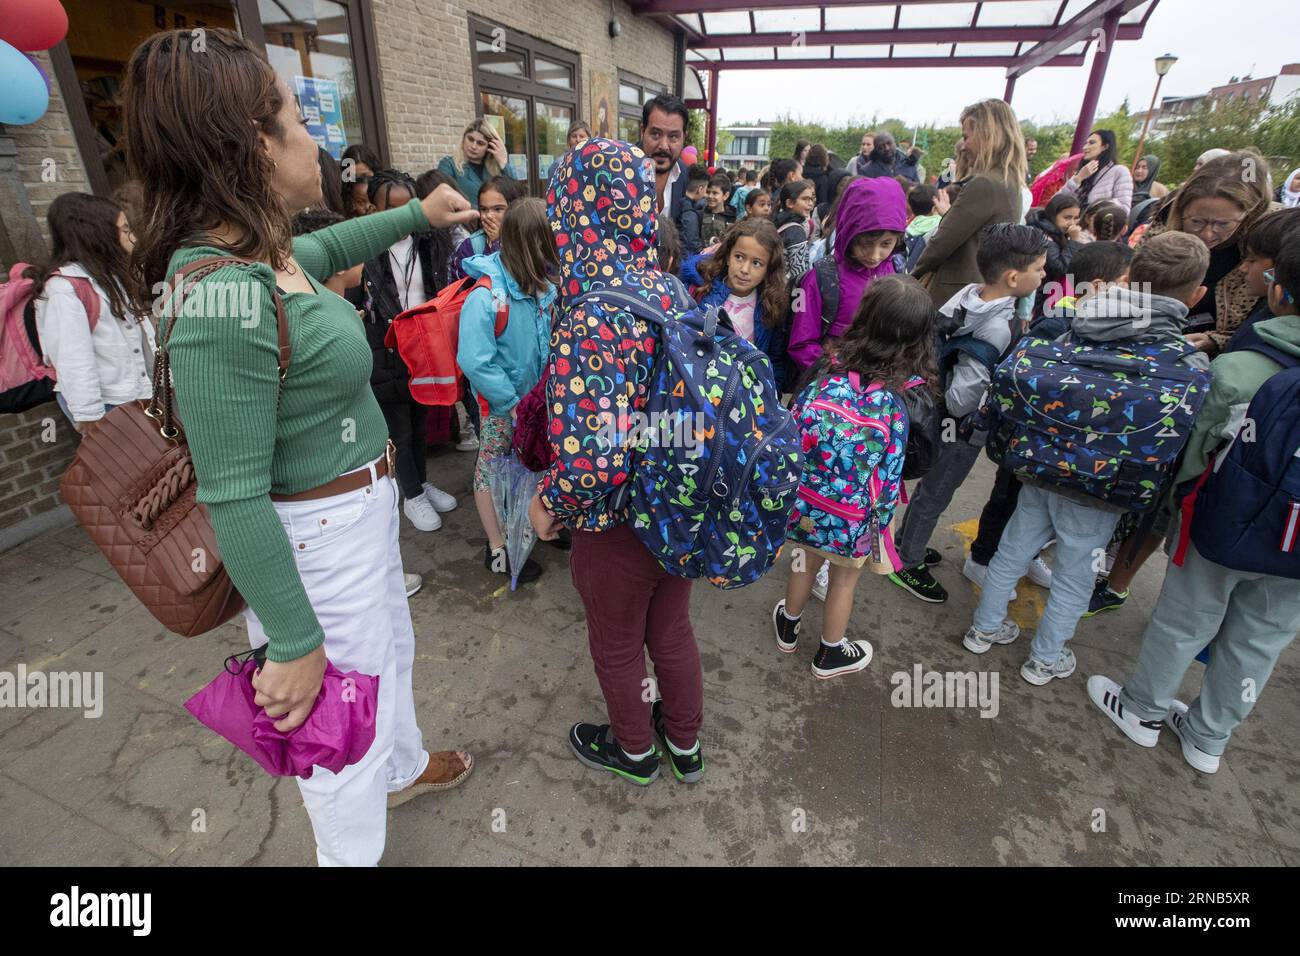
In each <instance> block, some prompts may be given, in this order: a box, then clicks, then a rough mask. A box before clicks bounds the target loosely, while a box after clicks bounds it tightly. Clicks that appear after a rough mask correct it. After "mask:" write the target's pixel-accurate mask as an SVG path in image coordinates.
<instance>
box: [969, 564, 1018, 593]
mask: <svg viewBox="0 0 1300 956" xmlns="http://www.w3.org/2000/svg"><path fill="white" fill-rule="evenodd" d="M961 576H962V577H964V578H965V579H966V580H967V581H969V582H970V583H971V584H977V585H979V589H980V590H981V591H983V590H984V579H985V578H987V577H988V576H989V566H988V565H987V564H980V563H979V562H978V561H976V560H975V559H974V558H972V557H970V556H969V555H968V556H967V557H966V563H965V564H963V565H962V566H961ZM1015 599H1016V589H1015V588H1012V589H1011V600H1012V601H1014V600H1015Z"/></svg>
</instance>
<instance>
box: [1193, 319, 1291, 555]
mask: <svg viewBox="0 0 1300 956" xmlns="http://www.w3.org/2000/svg"><path fill="white" fill-rule="evenodd" d="M1238 350H1250V351H1252V352H1259V353H1260V354H1262V355H1267V356H1268V357H1269V358H1271V359H1272V360H1273V361H1275V362H1277V363H1278V364H1279V365H1281V366H1282V370H1281V371H1279V372H1276V373H1274V374H1273V375H1272V376H1271V377H1270V378H1269V379H1268V380H1267V381H1266V382H1264V384H1263V385H1261V386H1260V388H1259V391H1257V392H1256V393H1255V395H1254V397H1253V398H1252V399H1251V400H1250V407H1249V409H1248V410H1247V411H1246V418H1245V419H1244V420H1243V425H1244V424H1245V423H1247V422H1248V423H1250V424H1249V429H1250V430H1249V432H1247V430H1246V428H1245V427H1243V428H1242V429H1240V430H1238V432H1237V435H1236V436H1235V437H1234V438H1233V440H1232V443H1231V444H1230V445H1229V446H1228V447H1227V448H1226V449H1224V450H1222V451H1221V452H1219V454H1217V455H1215V456H1214V458H1212V459H1211V461H1210V465H1209V467H1208V468H1206V470H1205V473H1204V474H1203V475H1201V477H1200V478H1199V479H1198V481H1197V482H1196V486H1195V488H1194V489H1193V491H1192V493H1191V494H1190V495H1188V496H1187V497H1186V498H1184V499H1183V502H1182V511H1183V521H1182V527H1181V530H1180V535H1179V545H1178V548H1177V550H1176V551H1175V552H1174V558H1173V560H1174V563H1175V564H1179V565H1181V564H1182V563H1183V557H1184V555H1185V553H1186V550H1187V539H1188V537H1189V535H1190V538H1191V540H1192V541H1193V542H1194V543H1195V544H1196V550H1197V551H1198V552H1199V553H1200V555H1201V557H1203V558H1205V559H1206V560H1207V561H1213V562H1214V563H1215V564H1221V565H1223V566H1224V567H1225V568H1232V569H1233V570H1235V571H1246V572H1253V573H1259V574H1270V575H1273V576H1275V577H1282V578H1291V579H1300V547H1298V545H1300V359H1297V358H1296V356H1294V355H1291V354H1290V353H1287V352H1283V351H1282V350H1281V349H1276V348H1274V347H1273V346H1271V345H1269V344H1267V343H1266V342H1264V341H1263V340H1262V339H1260V338H1259V336H1258V335H1257V334H1256V333H1255V332H1254V329H1253V328H1252V329H1251V330H1250V334H1249V335H1248V336H1247V337H1246V340H1245V341H1243V342H1242V344H1241V345H1239V346H1238Z"/></svg>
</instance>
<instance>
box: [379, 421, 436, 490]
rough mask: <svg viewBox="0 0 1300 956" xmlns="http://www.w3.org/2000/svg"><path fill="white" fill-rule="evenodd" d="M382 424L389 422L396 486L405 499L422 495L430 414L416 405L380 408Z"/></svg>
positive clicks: (426, 475)
mask: <svg viewBox="0 0 1300 956" xmlns="http://www.w3.org/2000/svg"><path fill="white" fill-rule="evenodd" d="M379 407H380V409H381V410H382V411H383V413H384V420H385V421H387V422H388V437H389V438H391V439H392V440H393V444H394V445H395V446H396V447H397V486H398V487H399V488H401V489H402V496H403V497H404V498H414V497H416V496H417V495H422V494H424V482H425V480H426V479H427V477H428V473H427V472H426V470H425V465H426V461H425V455H426V452H425V432H426V430H427V425H428V418H429V410H428V409H427V408H426V407H425V406H423V405H421V404H420V403H419V402H409V401H408V402H398V403H395V404H391V405H382V404H381V405H380V406H379Z"/></svg>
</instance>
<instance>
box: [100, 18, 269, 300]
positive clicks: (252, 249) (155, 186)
mask: <svg viewBox="0 0 1300 956" xmlns="http://www.w3.org/2000/svg"><path fill="white" fill-rule="evenodd" d="M122 103H123V107H124V109H123V113H124V117H125V130H126V141H127V158H128V162H129V163H130V169H131V175H132V177H133V178H134V179H137V180H138V181H139V182H140V183H141V184H142V186H143V189H144V201H143V221H142V222H139V223H133V226H134V228H135V234H136V236H137V242H136V247H135V253H134V255H133V256H132V265H133V267H134V268H133V271H134V273H135V276H134V278H135V280H136V282H137V283H138V286H137V293H136V294H137V296H139V298H140V300H141V301H148V290H150V289H151V288H152V287H153V286H154V284H155V283H157V282H159V281H163V280H165V279H168V278H170V277H169V276H168V275H167V264H168V262H169V261H170V260H171V257H172V255H173V254H174V253H175V252H176V250H177V249H181V248H184V247H186V246H194V245H216V246H218V247H219V248H223V249H225V250H228V251H229V252H230V253H231V254H232V255H235V256H239V257H241V258H244V259H252V260H254V261H257V262H268V263H270V265H271V267H272V268H275V269H282V268H284V267H285V265H286V263H287V262H288V259H289V256H290V255H291V251H292V247H291V240H292V226H291V221H290V216H289V210H288V209H287V208H286V206H285V204H284V201H283V200H282V199H281V198H280V195H279V193H277V192H276V190H275V189H274V187H273V186H272V183H271V172H272V169H273V168H274V166H273V163H272V161H271V158H270V157H269V156H268V155H267V154H266V151H265V150H264V149H263V148H262V144H261V140H260V139H259V137H258V134H259V133H266V134H267V135H269V136H281V135H283V133H284V130H283V128H282V126H281V124H280V121H279V117H278V114H279V112H280V108H281V106H282V105H283V103H282V99H281V96H280V91H279V89H278V88H277V87H276V82H275V73H274V71H273V70H272V69H271V67H270V65H268V64H267V62H266V60H264V59H262V57H261V56H260V55H259V54H258V52H257V51H256V50H255V49H254V48H253V47H252V46H251V45H250V44H249V43H248V42H247V41H245V40H244V39H243V38H242V37H240V36H239V35H238V34H237V33H235V32H233V31H231V30H224V29H208V30H205V31H203V32H198V31H194V32H191V31H190V30H169V31H166V32H163V33H155V34H154V35H153V36H151V37H149V38H148V39H146V40H145V41H144V42H143V43H141V44H140V45H139V46H138V47H136V48H135V51H134V52H133V53H132V54H131V58H130V60H129V61H128V62H127V65H126V81H125V84H124V85H123V91H122ZM223 225H226V226H230V227H233V228H234V229H235V230H238V231H239V232H240V234H241V235H240V238H238V239H237V240H235V241H233V242H229V243H220V242H217V241H215V240H214V239H213V238H212V232H213V230H215V229H217V228H219V227H221V226H223Z"/></svg>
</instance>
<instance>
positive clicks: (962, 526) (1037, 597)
mask: <svg viewBox="0 0 1300 956" xmlns="http://www.w3.org/2000/svg"><path fill="white" fill-rule="evenodd" d="M949 528H950V529H951V530H952V531H955V532H956V533H957V536H958V537H959V538H961V540H962V545H963V549H962V550H963V551H965V552H969V551H970V546H971V543H972V542H973V541H974V540H975V536H976V535H978V534H979V528H980V521H979V518H971V519H970V520H969V521H962V522H959V523H958V524H954V525H949ZM959 573H960V571H959ZM962 580H963V581H966V578H965V577H964V576H963V577H962ZM966 584H967V585H968V586H969V587H971V588H973V589H974V590H975V591H976V593H978V592H979V587H978V586H977V585H974V584H971V583H970V582H969V581H966ZM1016 595H1017V596H1016V599H1015V600H1014V601H1012V602H1011V604H1010V605H1009V606H1008V607H1007V614H1008V616H1009V617H1010V618H1011V620H1013V621H1015V622H1016V623H1017V624H1019V625H1020V627H1021V628H1023V629H1032V628H1035V627H1037V626H1038V619H1039V618H1041V617H1042V616H1043V608H1044V607H1045V606H1046V604H1047V592H1046V591H1045V590H1043V589H1042V588H1040V587H1039V586H1038V585H1037V584H1034V583H1033V582H1032V581H1030V580H1029V578H1021V579H1020V583H1019V584H1017V585H1016Z"/></svg>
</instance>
